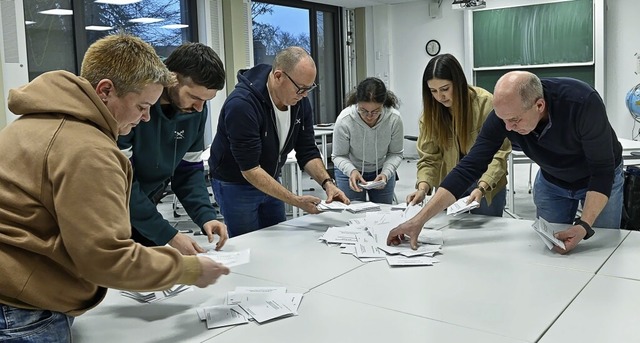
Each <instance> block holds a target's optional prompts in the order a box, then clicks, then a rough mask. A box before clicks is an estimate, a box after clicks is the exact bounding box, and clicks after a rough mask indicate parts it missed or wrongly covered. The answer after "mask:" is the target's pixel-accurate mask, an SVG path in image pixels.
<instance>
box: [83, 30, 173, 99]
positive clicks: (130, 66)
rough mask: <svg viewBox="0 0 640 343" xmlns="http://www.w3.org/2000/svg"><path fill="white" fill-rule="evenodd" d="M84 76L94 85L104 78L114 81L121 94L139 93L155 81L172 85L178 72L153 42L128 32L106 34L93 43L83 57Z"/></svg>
mask: <svg viewBox="0 0 640 343" xmlns="http://www.w3.org/2000/svg"><path fill="white" fill-rule="evenodd" d="M80 76H82V77H84V78H85V79H87V81H89V83H91V85H92V86H93V87H96V86H97V85H98V83H99V82H100V80H103V79H109V80H111V82H113V85H114V87H115V89H116V94H117V95H118V96H123V95H124V94H127V93H130V92H136V93H138V92H140V91H142V89H143V88H144V87H146V86H147V85H149V84H152V83H160V84H162V85H163V86H164V87H168V86H172V85H173V84H174V83H175V82H176V79H175V76H174V74H173V73H171V72H170V71H169V69H167V67H166V66H165V65H164V63H163V62H162V61H161V60H160V57H158V55H157V54H156V52H155V50H154V49H153V47H152V46H151V45H150V44H148V43H146V42H144V41H143V40H142V39H140V38H138V37H135V36H132V35H129V34H124V33H119V34H115V35H110V36H106V37H104V38H101V39H99V40H97V41H95V42H94V43H93V44H91V46H89V49H87V52H86V53H85V55H84V59H83V60H82V68H81V70H80Z"/></svg>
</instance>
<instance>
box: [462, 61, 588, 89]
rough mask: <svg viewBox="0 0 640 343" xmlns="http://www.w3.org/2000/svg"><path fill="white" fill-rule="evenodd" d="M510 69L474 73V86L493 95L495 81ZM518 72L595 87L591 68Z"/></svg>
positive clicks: (560, 68) (542, 69)
mask: <svg viewBox="0 0 640 343" xmlns="http://www.w3.org/2000/svg"><path fill="white" fill-rule="evenodd" d="M510 70H511V69H501V70H479V71H476V72H475V85H476V86H478V87H482V88H484V89H486V90H488V91H489V92H491V93H493V88H494V87H495V85H496V81H498V79H499V78H500V77H501V76H502V75H504V74H505V73H507V72H508V71H510ZM518 70H525V71H529V72H532V73H534V74H536V75H538V77H559V76H562V77H572V78H574V79H578V80H582V81H584V82H586V83H588V84H590V85H591V86H592V87H595V86H594V84H595V73H594V71H593V66H576V67H553V68H520V69H518Z"/></svg>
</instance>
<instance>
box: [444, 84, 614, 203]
mask: <svg viewBox="0 0 640 343" xmlns="http://www.w3.org/2000/svg"><path fill="white" fill-rule="evenodd" d="M541 81H542V86H543V89H544V99H545V101H546V104H547V110H548V112H549V121H548V123H547V124H546V125H545V127H544V128H540V129H542V130H541V131H539V130H538V128H537V129H536V130H534V131H532V132H530V133H529V134H527V135H520V134H518V133H517V132H513V131H507V129H506V126H505V123H504V122H503V121H502V120H501V119H500V118H498V117H497V116H496V113H495V111H491V113H489V116H488V117H487V120H486V121H485V123H484V125H483V126H482V130H481V131H480V135H478V138H477V139H476V143H475V144H474V145H473V147H472V148H471V150H470V151H469V154H468V155H467V156H466V157H465V158H463V159H462V160H461V161H460V163H459V164H458V165H457V166H456V167H455V168H454V169H453V170H452V171H451V172H450V173H449V175H447V177H446V178H445V180H444V181H443V182H442V184H441V187H444V188H445V189H447V190H448V191H450V192H451V193H452V194H453V195H454V196H455V197H456V198H459V197H460V196H461V195H462V194H463V192H464V191H465V190H466V189H467V188H468V187H469V186H470V185H471V184H472V183H473V182H475V180H477V179H478V178H479V177H480V175H482V173H484V171H485V170H486V169H487V165H488V164H489V163H490V162H491V159H492V157H493V155H494V154H495V153H496V152H497V151H498V149H499V148H500V145H501V144H502V142H503V140H504V138H505V137H507V138H509V140H510V141H511V143H512V144H513V145H514V146H515V145H518V146H520V147H521V148H522V151H523V152H524V153H525V154H526V155H527V156H528V157H529V158H530V159H531V160H533V161H534V162H536V163H537V164H538V165H539V166H540V170H541V172H542V175H543V176H544V177H545V179H547V180H548V181H549V182H551V183H553V184H555V185H557V186H560V187H562V188H565V189H570V190H578V189H583V188H587V190H589V191H595V192H598V193H602V194H604V195H606V196H609V195H610V194H611V187H612V185H613V179H614V170H615V168H616V167H618V166H619V165H620V163H622V145H621V144H620V142H619V141H618V138H617V137H616V133H615V132H614V131H613V128H612V127H611V124H610V123H609V119H608V118H607V112H606V109H605V107H604V103H603V102H602V98H600V95H598V93H597V92H596V90H595V89H593V88H592V87H591V86H589V85H588V84H586V83H584V82H582V81H579V80H575V79H570V78H543V79H541ZM536 131H539V132H540V133H538V132H536Z"/></svg>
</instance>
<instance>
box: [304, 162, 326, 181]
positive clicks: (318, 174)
mask: <svg viewBox="0 0 640 343" xmlns="http://www.w3.org/2000/svg"><path fill="white" fill-rule="evenodd" d="M304 171H306V172H307V174H309V175H310V176H311V177H312V178H313V179H314V180H316V182H317V183H318V184H322V181H324V180H326V179H328V178H329V177H330V176H329V172H327V168H325V167H324V163H322V160H321V159H320V158H314V159H313V160H311V161H309V162H307V164H305V165H304Z"/></svg>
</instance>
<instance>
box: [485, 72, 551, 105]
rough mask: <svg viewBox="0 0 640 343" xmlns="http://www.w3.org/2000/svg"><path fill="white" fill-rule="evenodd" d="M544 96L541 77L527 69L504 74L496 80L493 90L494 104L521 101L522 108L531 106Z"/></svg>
mask: <svg viewBox="0 0 640 343" xmlns="http://www.w3.org/2000/svg"><path fill="white" fill-rule="evenodd" d="M542 97H543V93H542V83H540V79H539V78H538V77H537V76H536V75H535V74H533V73H530V72H527V71H511V72H508V73H506V74H504V75H503V76H502V77H501V78H500V79H498V82H496V87H495V89H494V91H493V103H494V104H496V103H498V105H501V104H504V103H510V104H513V103H515V102H518V101H519V102H520V105H521V106H522V108H528V107H531V106H532V104H533V103H534V102H535V101H536V100H538V99H540V98H542Z"/></svg>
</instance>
